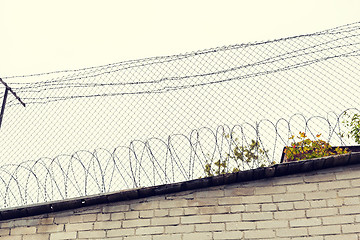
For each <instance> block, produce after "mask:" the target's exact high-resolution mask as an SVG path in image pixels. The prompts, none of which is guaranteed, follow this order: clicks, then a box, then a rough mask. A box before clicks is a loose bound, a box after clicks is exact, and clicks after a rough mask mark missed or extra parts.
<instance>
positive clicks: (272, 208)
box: [261, 203, 277, 212]
mask: <svg viewBox="0 0 360 240" xmlns="http://www.w3.org/2000/svg"><path fill="white" fill-rule="evenodd" d="M276 210H277V206H276V204H274V203H265V204H261V211H263V212H272V211H276Z"/></svg>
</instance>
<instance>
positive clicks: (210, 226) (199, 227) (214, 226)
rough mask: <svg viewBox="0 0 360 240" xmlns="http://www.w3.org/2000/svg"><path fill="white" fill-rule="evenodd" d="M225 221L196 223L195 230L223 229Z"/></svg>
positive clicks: (210, 230)
mask: <svg viewBox="0 0 360 240" xmlns="http://www.w3.org/2000/svg"><path fill="white" fill-rule="evenodd" d="M224 230H225V223H207V224H206V223H205V224H196V225H195V232H214V231H224Z"/></svg>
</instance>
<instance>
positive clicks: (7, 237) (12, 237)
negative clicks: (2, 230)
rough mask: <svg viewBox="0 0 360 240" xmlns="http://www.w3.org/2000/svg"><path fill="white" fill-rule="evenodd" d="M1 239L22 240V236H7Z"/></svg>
mask: <svg viewBox="0 0 360 240" xmlns="http://www.w3.org/2000/svg"><path fill="white" fill-rule="evenodd" d="M1 240H22V236H20V235H19V236H5V237H1Z"/></svg>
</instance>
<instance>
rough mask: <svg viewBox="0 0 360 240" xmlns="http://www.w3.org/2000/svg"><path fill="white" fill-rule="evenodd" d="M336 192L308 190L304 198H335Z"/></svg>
mask: <svg viewBox="0 0 360 240" xmlns="http://www.w3.org/2000/svg"><path fill="white" fill-rule="evenodd" d="M336 197H337V194H336V191H326V192H308V193H305V199H306V200H315V199H319V200H322V199H329V198H336Z"/></svg>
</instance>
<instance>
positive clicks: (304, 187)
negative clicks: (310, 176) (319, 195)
mask: <svg viewBox="0 0 360 240" xmlns="http://www.w3.org/2000/svg"><path fill="white" fill-rule="evenodd" d="M286 190H287V192H288V193H295V192H301V193H302V192H314V191H317V190H318V186H317V183H307V184H295V185H289V186H286Z"/></svg>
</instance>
